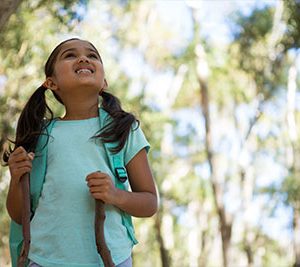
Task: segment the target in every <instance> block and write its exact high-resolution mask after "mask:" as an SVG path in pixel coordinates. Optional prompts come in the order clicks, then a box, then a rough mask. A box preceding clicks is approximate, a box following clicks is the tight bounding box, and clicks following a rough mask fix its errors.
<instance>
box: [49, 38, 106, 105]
mask: <svg viewBox="0 0 300 267" xmlns="http://www.w3.org/2000/svg"><path fill="white" fill-rule="evenodd" d="M46 82H47V83H48V85H49V88H50V89H52V90H53V91H54V92H55V93H56V94H58V95H59V97H60V98H61V99H62V100H63V102H65V101H64V99H66V98H69V97H70V96H79V97H83V96H84V95H91V94H97V95H98V94H99V93H100V92H101V91H102V90H103V89H104V88H105V87H106V85H107V84H106V80H105V78H104V69H103V65H102V60H101V58H100V55H99V54H98V52H97V50H95V48H94V47H93V46H92V45H91V44H90V43H89V42H86V41H82V40H71V41H68V42H66V43H64V44H63V45H62V46H61V48H60V51H59V52H58V54H57V57H56V60H55V63H54V71H53V74H52V75H51V77H48V78H47V81H46Z"/></svg>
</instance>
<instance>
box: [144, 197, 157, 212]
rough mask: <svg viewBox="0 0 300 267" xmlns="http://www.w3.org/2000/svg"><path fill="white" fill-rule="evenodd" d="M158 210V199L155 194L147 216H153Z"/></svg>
mask: <svg viewBox="0 0 300 267" xmlns="http://www.w3.org/2000/svg"><path fill="white" fill-rule="evenodd" d="M157 210H158V200H157V196H156V195H154V196H153V200H152V203H151V207H150V209H149V213H148V216H147V217H152V216H153V215H155V213H156V212H157Z"/></svg>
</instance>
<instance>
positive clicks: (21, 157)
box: [9, 151, 33, 163]
mask: <svg viewBox="0 0 300 267" xmlns="http://www.w3.org/2000/svg"><path fill="white" fill-rule="evenodd" d="M32 159H33V156H32V155H31V154H30V155H29V153H28V154H27V153H26V152H25V151H24V152H21V153H18V154H17V155H13V154H11V156H10V157H9V163H14V162H21V161H25V160H32Z"/></svg>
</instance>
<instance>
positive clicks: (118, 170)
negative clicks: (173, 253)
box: [9, 108, 138, 267]
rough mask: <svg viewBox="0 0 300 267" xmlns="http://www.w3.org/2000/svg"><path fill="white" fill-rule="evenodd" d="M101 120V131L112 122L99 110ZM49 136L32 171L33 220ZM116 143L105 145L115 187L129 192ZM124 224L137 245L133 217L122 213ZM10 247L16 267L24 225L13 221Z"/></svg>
mask: <svg viewBox="0 0 300 267" xmlns="http://www.w3.org/2000/svg"><path fill="white" fill-rule="evenodd" d="M99 120H100V129H102V127H103V126H105V122H106V121H109V120H110V117H109V114H108V113H107V112H106V111H105V110H104V109H102V108H99ZM55 121H56V120H55V119H54V120H52V121H51V122H50V124H49V125H48V126H47V129H46V132H47V133H48V134H50V133H51V130H52V128H53V125H54V123H55ZM47 139H48V138H47V135H46V134H41V135H40V137H39V140H38V143H37V147H36V151H37V152H36V156H35V158H34V160H33V162H32V171H31V173H30V202H31V218H32V217H33V215H34V212H35V210H36V208H37V205H38V200H39V197H40V195H41V192H42V188H43V183H44V180H45V175H46V167H47V152H48V146H47ZM115 145H116V144H115V143H104V148H105V152H106V154H107V158H108V160H109V165H110V168H111V170H112V173H113V174H114V175H115V177H116V178H117V179H115V180H116V184H115V186H116V187H117V188H119V189H121V190H128V187H129V182H128V177H127V172H126V168H125V164H124V149H122V150H120V151H119V152H118V153H116V154H113V153H112V152H111V151H110V148H112V147H115ZM121 215H122V224H123V225H124V226H125V227H126V229H127V233H128V236H129V237H130V239H131V241H132V242H133V244H137V243H138V241H137V240H136V238H135V235H134V227H133V224H132V219H131V216H130V215H129V214H128V213H126V212H124V211H121ZM9 245H10V255H11V264H12V267H16V266H17V263H18V258H19V255H20V253H21V249H22V245H23V233H22V225H20V224H17V223H16V222H14V221H13V220H11V224H10V234H9Z"/></svg>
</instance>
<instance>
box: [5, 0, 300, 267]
mask: <svg viewBox="0 0 300 267" xmlns="http://www.w3.org/2000/svg"><path fill="white" fill-rule="evenodd" d="M74 36H77V37H81V38H83V39H87V40H89V41H91V42H92V43H94V44H95V46H96V47H97V48H98V49H99V51H100V53H101V55H102V58H103V61H104V67H105V70H106V76H107V80H108V83H109V85H110V86H109V90H111V91H112V92H113V93H114V94H115V95H116V96H118V97H119V98H120V99H121V101H122V103H123V107H124V108H125V109H126V110H128V111H131V112H133V113H134V114H136V115H137V116H138V118H139V119H140V121H141V125H142V128H143V130H144V131H145V134H146V136H147V138H148V140H149V142H150V143H151V145H152V149H151V151H150V155H149V157H150V161H151V165H152V170H153V173H154V175H155V178H156V181H157V186H158V190H159V193H160V209H159V212H158V213H157V215H156V216H154V217H153V218H148V219H135V220H134V221H135V225H136V233H137V237H138V239H139V244H138V245H137V246H136V247H135V248H134V255H133V259H134V266H135V267H140V266H141V267H148V266H149V267H150V266H151V267H153V266H155V267H160V266H161V267H185V266H190V267H196V266H199V267H235V266H236V267H256V266H259V267H260V266H272V267H287V266H291V267H292V266H294V267H296V266H297V267H299V266H300V179H299V174H300V145H299V138H300V132H299V131H300V126H299V119H300V117H299V116H300V105H299V103H300V94H299V83H300V79H299V70H300V56H299V47H300V1H299V0H284V1H280V0H278V1H276V0H260V1H255V0H240V1H237V0H223V1H217V0H211V1H209V0H206V1H204V0H203V1H201V0H198V1H197V0H195V1H188V0H186V1H184V0H176V1H175V0H174V1H166V0H143V1H137V0H131V1H130V0H114V1H108V0H107V1H106V0H98V1H97V0H80V1H75V0H53V1H52V0H30V1H29V0H4V1H1V3H0V44H1V48H0V103H1V104H0V132H1V136H0V144H1V146H0V148H1V154H2V152H3V149H4V148H5V147H7V142H6V139H7V138H14V133H15V127H16V123H17V118H18V116H19V114H20V111H21V110H22V108H23V106H24V104H25V102H26V100H27V99H28V97H29V96H30V95H31V94H32V93H33V91H34V90H35V89H36V88H37V87H38V86H39V85H40V84H41V83H42V82H43V80H44V74H43V66H44V63H45V61H46V59H47V57H48V55H49V53H50V52H51V50H52V49H53V48H54V47H55V46H56V45H57V44H58V43H59V42H60V41H62V40H64V39H67V38H70V37H74ZM48 101H49V103H50V105H51V106H52V107H53V109H54V110H55V112H56V115H57V116H59V115H60V114H61V112H62V111H61V107H60V106H59V105H57V104H56V103H55V101H54V100H53V99H52V97H51V96H50V95H49V96H48ZM0 168H1V169H0V266H1V267H4V266H10V261H9V250H8V232H9V217H8V215H7V212H6V208H5V199H6V194H7V189H8V184H9V179H10V178H9V173H8V168H7V167H4V166H1V167H0ZM49 223H50V222H49ZM45 227H47V225H45Z"/></svg>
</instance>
